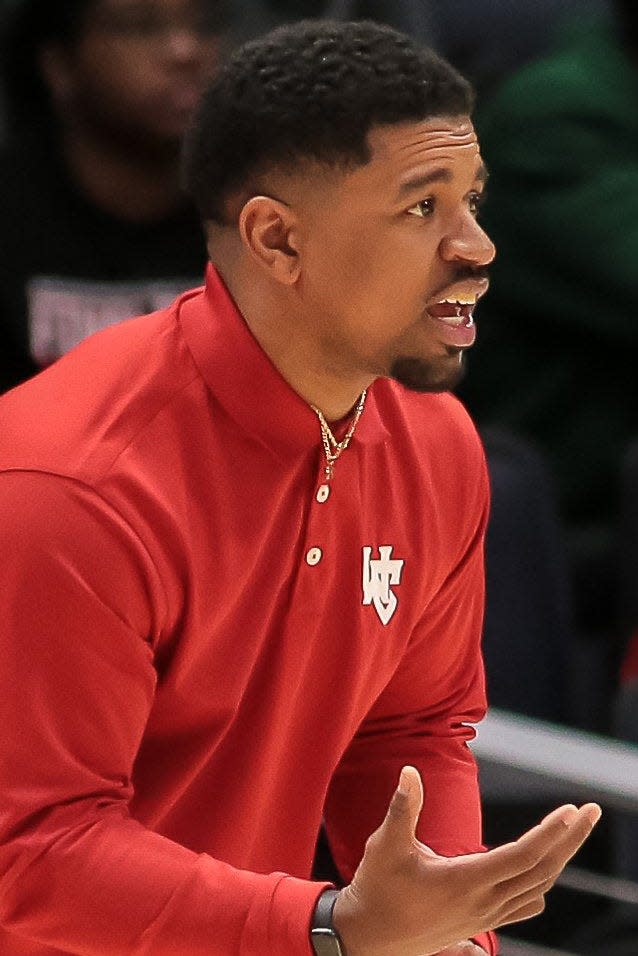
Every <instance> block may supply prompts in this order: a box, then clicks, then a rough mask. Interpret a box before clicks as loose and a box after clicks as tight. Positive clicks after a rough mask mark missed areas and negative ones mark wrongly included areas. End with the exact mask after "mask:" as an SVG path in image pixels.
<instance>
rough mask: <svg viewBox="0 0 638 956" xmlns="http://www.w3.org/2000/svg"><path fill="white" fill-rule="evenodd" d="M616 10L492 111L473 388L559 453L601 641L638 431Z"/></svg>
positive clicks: (473, 400)
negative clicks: (626, 473)
mask: <svg viewBox="0 0 638 956" xmlns="http://www.w3.org/2000/svg"><path fill="white" fill-rule="evenodd" d="M616 6H617V14H618V15H617V19H616V20H615V22H612V23H609V24H605V23H602V22H598V23H595V24H592V26H591V27H590V28H585V26H581V27H579V28H578V29H577V30H576V31H574V32H572V33H570V34H565V35H564V37H563V38H562V41H561V43H559V44H558V45H557V47H556V49H555V51H554V52H552V54H551V55H550V56H548V57H547V58H545V59H544V60H542V61H539V62H537V63H534V64H531V65H528V66H527V67H525V68H524V69H522V70H521V71H520V72H518V73H517V74H515V75H513V76H512V77H511V78H509V79H508V80H506V81H505V82H504V84H503V85H502V87H501V88H500V89H499V90H498V91H497V92H496V93H495V95H494V96H493V97H492V98H490V99H489V100H488V102H487V104H484V105H483V107H482V109H479V111H478V113H477V127H478V129H479V131H480V134H481V137H482V142H483V144H484V153H485V157H486V162H487V166H488V168H489V169H490V170H491V177H490V202H489V203H488V204H487V206H486V209H485V215H484V222H485V225H486V228H487V229H488V231H489V232H490V234H492V235H493V236H494V239H495V242H496V245H497V247H498V248H499V251H500V256H499V258H498V259H497V261H496V264H495V267H494V272H493V276H494V278H493V283H492V288H491V290H490V296H489V300H488V301H487V302H486V306H485V313H486V318H485V320H484V322H483V324H482V328H481V333H482V334H481V337H480V341H479V343H478V345H477V349H476V352H475V354H474V355H473V356H472V359H471V372H470V374H469V375H468V376H467V379H466V380H465V382H464V383H463V386H462V389H461V395H462V397H464V398H465V400H466V402H467V404H468V406H469V408H470V411H471V412H472V413H473V416H474V418H475V419H476V420H477V421H478V423H479V425H481V426H486V425H490V424H494V423H496V424H498V425H499V426H506V427H509V428H510V429H512V430H514V431H515V432H517V433H518V434H520V435H522V436H525V437H527V438H528V439H532V440H533V441H535V442H536V443H537V444H538V446H539V448H540V449H542V450H544V451H545V453H546V454H547V455H548V456H549V459H550V461H551V463H552V466H553V468H554V471H555V474H556V477H557V481H558V487H559V494H560V507H561V513H562V517H563V520H564V521H565V523H566V525H567V535H568V546H569V552H570V565H571V570H572V575H573V578H574V593H575V604H576V608H575V610H576V617H577V627H578V630H579V632H580V633H581V634H582V635H583V636H587V637H588V638H591V639H592V641H593V639H598V638H599V637H601V636H605V637H607V636H608V635H609V634H612V635H613V634H614V632H615V629H616V627H617V581H618V560H619V559H618V553H617V550H618V549H617V541H616V534H617V528H616V523H617V519H618V509H619V501H618V497H619V496H618V485H619V475H620V463H621V460H622V457H623V453H624V450H625V448H626V445H627V443H628V441H629V439H630V438H631V436H632V435H634V434H635V433H636V431H637V428H638V421H637V416H636V409H637V408H638V377H637V376H636V369H635V366H636V359H637V357H638V351H637V347H638V321H636V318H635V316H634V315H633V312H634V309H635V298H636V289H637V288H638V274H637V272H636V261H637V258H638V225H637V223H638V216H637V215H636V212H637V209H636V206H637V203H638V188H637V187H638V61H637V56H638V10H637V9H636V8H635V7H634V5H633V4H632V3H630V2H629V0H618V2H617V4H616ZM505 396H507V398H506V399H505ZM600 644H601V645H604V646H605V647H607V646H609V645H607V642H606V641H600ZM611 645H612V649H613V642H611ZM613 650H614V653H615V649H613ZM611 656H612V657H613V654H612V655H611ZM589 703H590V704H591V701H590V702H589Z"/></svg>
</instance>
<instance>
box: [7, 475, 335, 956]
mask: <svg viewBox="0 0 638 956" xmlns="http://www.w3.org/2000/svg"><path fill="white" fill-rule="evenodd" d="M0 540H1V542H2V587H1V588H0V654H1V659H2V662H3V666H2V668H1V670H0V674H1V677H0V681H1V687H0V727H2V733H1V734H0V786H1V788H2V799H1V801H0V924H1V925H2V927H3V928H4V929H5V930H6V931H7V932H8V933H11V934H15V935H17V936H19V937H22V938H23V939H24V938H26V939H29V940H32V941H35V942H37V943H39V944H40V945H42V946H45V947H46V946H51V947H57V948H59V949H60V950H62V951H64V952H68V953H78V954H83V956H115V954H123V953H127V954H131V956H150V954H152V956H214V954H219V956H222V954H223V956H229V954H237V956H263V954H264V953H271V954H277V956H291V954H295V956H297V954H298V956H310V951H311V950H310V944H309V939H308V926H309V922H310V914H311V911H312V909H313V906H314V903H315V901H316V898H317V896H318V894H319V893H320V891H321V889H322V888H323V885H324V884H319V883H312V882H310V881H304V880H297V879H294V878H292V877H289V876H286V875H285V874H282V873H273V874H269V875H260V874H255V873H249V872H245V871H241V870H238V869H235V868H233V867H231V866H228V865H226V864H224V863H222V862H220V861H218V860H215V859H213V858H212V857H210V856H207V855H205V854H197V853H194V852H192V851H191V850H189V849H187V848H185V847H183V846H179V845H178V844H176V843H174V842H172V841H170V840H168V839H165V838H164V837H162V836H160V835H158V834H156V833H154V832H152V831H150V830H148V829H146V828H144V827H143V826H142V825H140V823H139V822H137V821H136V820H135V819H133V818H132V817H131V815H130V813H129V809H128V806H129V801H130V799H131V797H132V794H133V789H132V782H131V781H132V773H133V764H134V760H135V756H136V753H137V750H138V747H139V744H140V741H141V739H142V736H143V734H144V729H145V725H146V722H147V718H148V714H149V711H150V708H151V706H152V703H153V696H154V689H155V684H156V672H155V668H154V663H153V647H152V645H153V636H154V635H155V634H157V633H158V632H159V631H160V630H161V627H162V618H163V611H164V598H163V592H162V585H161V581H160V580H159V578H158V575H157V573H156V572H155V570H154V568H153V566H152V562H151V561H150V558H149V556H148V554H147V552H146V551H145V549H144V546H143V543H142V542H141V541H140V540H139V538H137V536H136V535H135V533H134V532H133V531H132V530H131V528H130V527H129V526H128V525H127V524H126V523H125V522H124V521H123V520H122V519H121V518H120V517H119V515H118V514H117V513H116V512H115V511H114V510H113V509H111V507H110V506H109V505H108V504H107V503H105V502H104V501H103V500H102V499H101V498H100V497H98V496H97V495H96V494H95V493H94V492H92V491H91V490H89V489H87V488H85V487H84V486H82V485H81V484H79V483H77V482H74V481H71V480H67V479H62V478H57V477H54V476H50V475H42V474H34V473H24V472H23V473H18V472H10V473H5V474H2V475H0ZM211 812H214V807H211ZM1 936H2V931H1V930H0V937H1ZM6 939H9V937H8V936H7V937H6ZM1 948H2V939H1V938H0V949H1ZM2 951H3V952H4V951H5V950H4V949H3V950H2ZM20 951H22V950H20Z"/></svg>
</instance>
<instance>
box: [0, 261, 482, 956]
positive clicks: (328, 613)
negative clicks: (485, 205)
mask: <svg viewBox="0 0 638 956" xmlns="http://www.w3.org/2000/svg"><path fill="white" fill-rule="evenodd" d="M0 436H1V437H0V538H1V540H2V542H3V587H2V594H1V595H0V654H1V657H2V661H3V667H2V669H1V678H0V679H1V681H2V686H1V687H0V726H1V727H2V734H1V735H0V778H1V780H2V790H3V796H2V802H1V807H0V922H1V923H2V925H3V927H4V932H3V931H0V952H2V953H3V954H4V956H18V954H21V956H53V954H60V953H76V954H85V956H93V954H96V956H97V954H99V956H111V954H113V956H115V954H120V953H124V952H126V953H128V954H131V956H151V954H152V956H215V954H219V956H222V954H223V956H228V954H231V953H232V954H237V956H264V954H269V956H310V946H309V941H308V926H309V921H310V915H311V912H312V909H313V907H314V904H315V901H316V898H317V896H318V894H319V893H320V891H321V889H322V888H323V884H319V883H316V882H311V881H310V880H309V875H310V870H311V863H312V858H313V850H314V846H315V840H316V836H317V832H318V829H319V826H320V823H321V820H322V816H324V815H325V820H326V826H327V831H328V835H329V840H330V843H331V846H332V849H333V852H334V855H335V859H336V862H337V865H338V866H339V868H340V870H341V871H342V873H343V874H344V876H345V877H346V878H347V877H349V876H350V875H351V874H352V872H353V870H354V869H355V867H356V865H357V863H358V861H359V859H360V856H361V853H362V850H363V846H364V843H365V840H366V838H367V837H368V835H369V834H370V833H371V832H372V830H374V829H375V828H376V827H377V826H378V825H379V823H380V822H381V820H382V818H383V815H384V812H385V808H386V806H387V803H388V800H389V797H390V795H391V793H392V790H393V788H394V787H395V785H396V783H397V780H398V775H399V770H400V768H401V766H402V765H403V764H404V763H410V764H414V765H416V766H417V767H418V768H419V769H420V771H421V773H422V776H423V780H424V785H425V806H424V811H423V814H422V818H421V824H420V831H419V836H420V838H421V839H422V840H423V841H424V842H426V843H428V844H429V845H430V846H432V847H433V848H434V849H435V850H437V851H438V852H440V853H444V854H447V855H453V854H459V853H464V852H468V851H473V850H476V849H477V848H479V847H480V845H481V832H480V831H481V827H480V806H479V796H478V789H477V781H476V770H475V765H474V762H473V759H472V756H471V753H470V751H469V749H468V747H467V742H468V740H470V739H471V738H472V737H473V734H474V731H473V729H472V727H471V726H470V725H471V724H473V723H475V722H476V721H478V720H480V719H481V717H482V716H483V714H484V710H485V698H484V681H483V669H482V663H481V655H480V647H479V641H480V632H481V623H482V612H483V555H482V549H483V535H484V530H485V522H486V516H487V508H488V490H487V480H486V473H485V464H484V458H483V453H482V449H481V446H480V442H479V440H478V438H477V436H476V433H475V430H474V428H473V426H472V425H471V423H470V421H469V419H468V417H467V415H466V413H465V412H464V410H463V409H462V407H461V405H460V404H459V403H458V402H457V401H456V400H455V399H454V398H453V397H451V396H450V395H416V394H410V393H407V392H404V391H403V390H402V389H401V388H400V387H399V386H397V385H394V384H392V383H390V382H387V381H378V382H376V383H375V384H374V386H373V387H372V388H371V389H370V393H369V396H368V400H367V403H366V408H365V410H364V413H363V416H362V418H361V421H360V423H359V426H358V428H357V431H356V433H355V436H354V438H353V440H352V443H351V445H350V446H349V448H348V449H347V451H346V452H345V453H344V454H343V455H342V456H341V458H340V459H339V461H338V462H337V463H336V467H335V475H334V480H333V481H332V483H331V488H330V494H329V496H328V498H327V500H326V501H318V500H317V497H316V493H317V489H318V487H319V486H320V485H321V484H322V481H323V472H322V468H323V460H322V447H321V442H320V432H319V425H318V422H317V419H316V417H315V415H314V413H313V412H312V411H311V409H310V408H309V407H308V406H307V405H306V403H304V402H303V401H302V400H301V399H300V398H299V397H298V396H297V395H296V394H295V393H294V392H292V390H291V389H290V388H289V386H288V385H287V384H286V382H285V381H284V380H283V378H281V376H280V375H279V373H278V372H277V371H276V369H275V368H274V367H273V366H272V365H271V363H270V362H269V360H268V359H267V358H266V356H265V355H264V354H263V352H262V351H261V349H260V348H259V346H258V345H257V343H256V342H255V340H254V339H253V338H252V336H251V334H250V332H249V331H248V329H247V327H246V325H245V324H244V322H243V321H242V319H241V317H240V316H239V314H238V313H237V311H236V309H235V308H234V306H233V303H232V301H231V300H230V298H229V296H228V294H227V292H226V291H225V288H224V286H223V283H222V282H221V280H220V278H219V276H218V275H217V274H216V272H215V270H214V269H210V270H209V274H208V283H207V288H206V290H194V291H193V292H192V293H189V294H187V295H186V296H184V297H182V298H181V299H180V300H178V302H177V303H176V304H175V306H174V307H173V308H171V309H168V310H166V311H164V312H160V313H156V314H153V315H151V316H146V317H143V318H140V319H134V320H131V321H130V322H127V323H123V324H121V325H119V326H116V327H114V328H112V329H108V330H106V331H104V332H101V333H99V334H98V335H96V336H93V337H92V338H91V339H88V340H87V341H86V342H84V343H83V344H81V345H80V346H78V348H77V349H75V350H74V351H73V352H72V353H70V354H69V355H68V356H66V357H64V358H63V359H61V360H60V361H59V362H58V363H56V364H55V365H53V366H51V367H50V368H49V369H47V370H46V371H45V372H43V373H42V374H41V375H39V376H37V377H36V378H35V379H34V380H32V381H31V382H28V383H26V384H25V385H23V386H21V387H20V388H18V389H16V390H14V391H13V392H10V393H9V394H8V395H7V396H5V397H4V398H3V399H2V401H0ZM380 547H384V548H388V547H391V549H392V551H391V555H390V557H389V559H391V560H399V561H402V562H403V564H402V566H401V575H400V581H399V583H395V584H393V585H392V586H391V591H392V593H393V594H394V596H395V597H396V598H397V602H398V603H397V604H396V608H394V611H393V613H392V614H391V617H390V619H389V620H388V621H387V622H385V623H384V621H383V620H382V615H383V612H384V609H385V610H387V608H388V601H389V600H390V598H389V593H388V592H387V591H385V592H384V586H387V584H388V579H387V577H383V576H382V577H381V578H379V579H378V580H377V579H376V578H375V579H374V581H372V583H371V582H370V581H368V585H367V590H366V587H365V574H366V572H365V564H364V557H363V555H364V549H365V548H371V549H372V550H371V552H370V554H371V556H372V559H373V560H374V561H378V562H379V565H373V566H372V567H375V568H376V567H378V568H379V569H380V570H381V571H382V570H383V569H384V568H387V565H385V564H384V562H383V558H382V552H381V551H379V550H378V549H379V548H380ZM311 548H320V549H321V552H322V554H321V560H320V561H319V562H318V563H316V564H309V563H308V562H307V561H306V555H307V553H308V551H309V550H310V549H311ZM385 553H386V557H388V553H387V552H385ZM362 568H363V571H362ZM362 575H363V577H362ZM375 588H376V590H375ZM366 594H367V595H368V598H370V600H368V601H367V602H366V600H365V597H366ZM371 595H372V596H376V603H375V600H372V597H371ZM384 595H385V597H384ZM384 600H385V604H383V601H384ZM377 605H378V607H377ZM479 942H480V943H481V945H483V946H485V947H486V949H487V950H488V952H495V943H494V939H493V937H491V936H490V937H489V938H488V936H484V937H481V938H480V939H479Z"/></svg>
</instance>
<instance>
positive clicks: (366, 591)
mask: <svg viewBox="0 0 638 956" xmlns="http://www.w3.org/2000/svg"><path fill="white" fill-rule="evenodd" d="M404 563H405V562H404V561H403V560H402V559H399V558H393V557H392V545H391V544H383V545H380V547H379V557H378V558H373V557H372V548H364V549H363V605H364V607H365V606H366V605H368V604H374V609H375V611H376V612H377V614H378V615H379V620H380V621H381V623H382V624H387V623H388V622H389V620H390V618H391V617H392V615H393V614H394V612H395V611H396V609H397V605H398V603H399V601H398V599H397V596H396V594H395V593H394V591H392V589H391V587H390V585H397V584H400V583H401V572H402V571H403V565H404Z"/></svg>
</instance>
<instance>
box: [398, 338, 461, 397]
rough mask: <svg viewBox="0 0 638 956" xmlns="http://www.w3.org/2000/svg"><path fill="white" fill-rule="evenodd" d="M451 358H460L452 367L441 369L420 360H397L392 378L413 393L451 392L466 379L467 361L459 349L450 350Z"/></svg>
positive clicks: (431, 363)
mask: <svg viewBox="0 0 638 956" xmlns="http://www.w3.org/2000/svg"><path fill="white" fill-rule="evenodd" d="M449 354H450V358H453V357H454V356H458V361H457V362H456V363H455V364H452V365H451V367H447V368H441V367H440V366H439V365H437V364H435V363H433V362H426V361H424V360H423V359H418V358H397V359H395V360H394V362H393V363H392V366H391V368H390V378H392V379H394V381H395V382H398V383H399V385H403V387H404V388H407V389H409V391H411V392H449V391H451V390H452V389H453V388H456V386H457V385H459V384H460V382H461V381H462V380H463V378H464V377H465V359H464V354H463V352H460V351H459V349H453V348H451V349H449Z"/></svg>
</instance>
